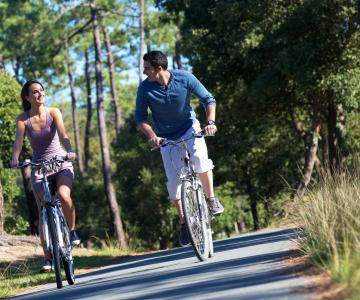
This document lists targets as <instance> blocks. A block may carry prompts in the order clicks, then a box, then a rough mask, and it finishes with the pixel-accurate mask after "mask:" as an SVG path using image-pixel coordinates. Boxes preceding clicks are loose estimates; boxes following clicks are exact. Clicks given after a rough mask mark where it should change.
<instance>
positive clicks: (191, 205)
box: [181, 180, 209, 261]
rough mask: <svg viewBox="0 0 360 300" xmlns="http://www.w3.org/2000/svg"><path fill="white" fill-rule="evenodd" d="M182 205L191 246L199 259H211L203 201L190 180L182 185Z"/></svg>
mask: <svg viewBox="0 0 360 300" xmlns="http://www.w3.org/2000/svg"><path fill="white" fill-rule="evenodd" d="M181 204H182V208H183V212H184V219H185V224H186V227H187V229H188V233H189V237H190V242H191V245H192V247H193V249H194V252H195V254H196V256H197V257H198V259H199V260H200V261H204V260H206V259H207V258H208V257H209V234H208V231H207V226H206V219H205V216H204V215H203V211H202V203H201V199H199V198H198V195H197V192H196V190H195V189H194V188H193V186H192V182H191V181H189V180H184V181H183V183H182V185H181Z"/></svg>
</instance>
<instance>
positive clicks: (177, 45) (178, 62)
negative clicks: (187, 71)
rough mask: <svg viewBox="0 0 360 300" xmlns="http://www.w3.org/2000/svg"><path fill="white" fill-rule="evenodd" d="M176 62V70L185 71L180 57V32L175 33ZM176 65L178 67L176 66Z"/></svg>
mask: <svg viewBox="0 0 360 300" xmlns="http://www.w3.org/2000/svg"><path fill="white" fill-rule="evenodd" d="M173 61H174V69H176V68H177V69H183V65H182V62H181V56H180V32H179V31H177V32H176V33H175V53H174V57H173ZM175 63H176V66H175Z"/></svg>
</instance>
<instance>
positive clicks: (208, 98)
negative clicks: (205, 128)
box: [189, 74, 216, 107]
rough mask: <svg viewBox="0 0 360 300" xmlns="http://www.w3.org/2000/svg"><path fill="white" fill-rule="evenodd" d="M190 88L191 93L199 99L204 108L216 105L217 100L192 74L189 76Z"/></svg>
mask: <svg viewBox="0 0 360 300" xmlns="http://www.w3.org/2000/svg"><path fill="white" fill-rule="evenodd" d="M189 87H190V91H191V93H193V94H194V95H195V96H196V97H198V98H199V100H200V102H201V104H202V105H203V106H204V107H207V106H208V105H216V100H215V98H214V97H213V96H212V95H211V94H210V92H209V91H208V90H207V89H206V88H205V87H204V86H203V85H202V83H201V82H200V81H199V79H197V78H196V77H195V76H194V75H193V74H190V76H189Z"/></svg>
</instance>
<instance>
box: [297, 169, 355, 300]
mask: <svg viewBox="0 0 360 300" xmlns="http://www.w3.org/2000/svg"><path fill="white" fill-rule="evenodd" d="M299 201H300V202H299V203H298V204H299V206H298V207H299V213H300V217H301V218H300V222H301V224H302V227H303V228H304V231H305V234H306V238H304V240H303V248H304V250H305V252H306V253H307V254H309V255H310V256H311V257H312V258H313V259H314V261H315V262H317V263H318V264H319V265H321V266H322V267H325V269H327V270H329V271H330V272H331V274H332V277H333V278H334V279H335V281H337V282H338V283H340V284H341V285H342V286H343V287H344V289H345V290H346V291H347V294H348V296H347V298H346V299H359V298H358V297H359V295H360V219H359V216H360V176H359V173H358V172H349V171H346V172H344V173H342V174H330V173H329V172H326V173H324V174H322V176H321V179H320V182H319V183H318V184H317V185H316V186H314V187H312V188H310V190H309V191H308V193H307V195H306V196H305V197H304V198H302V199H300V200H299Z"/></svg>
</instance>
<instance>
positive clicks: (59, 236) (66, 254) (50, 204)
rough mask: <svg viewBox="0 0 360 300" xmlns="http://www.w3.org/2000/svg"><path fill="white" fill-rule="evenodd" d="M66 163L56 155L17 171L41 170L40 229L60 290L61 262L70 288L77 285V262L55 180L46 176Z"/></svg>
mask: <svg viewBox="0 0 360 300" xmlns="http://www.w3.org/2000/svg"><path fill="white" fill-rule="evenodd" d="M65 161H67V158H66V156H55V157H53V158H51V159H48V160H42V161H40V162H37V163H34V162H31V161H30V160H25V161H24V162H21V163H19V166H18V168H25V167H28V166H30V167H32V168H40V170H41V172H42V174H43V175H44V176H43V179H42V183H43V187H44V203H43V204H42V208H41V225H42V226H41V227H42V230H43V234H44V245H43V247H44V250H45V251H47V252H49V253H51V255H52V261H53V266H54V272H55V277H56V285H57V288H58V289H60V288H62V287H63V284H62V280H61V262H62V265H63V267H64V271H65V276H66V280H67V282H68V283H69V284H70V285H73V284H74V283H75V273H74V260H73V256H72V252H71V251H72V245H71V241H70V230H69V227H68V224H67V221H66V219H65V216H64V213H63V211H62V208H61V203H60V199H59V198H58V196H57V195H56V182H55V178H50V180H49V178H48V177H51V175H47V174H48V173H49V170H50V169H51V167H52V166H54V165H60V164H62V163H64V162H65Z"/></svg>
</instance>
